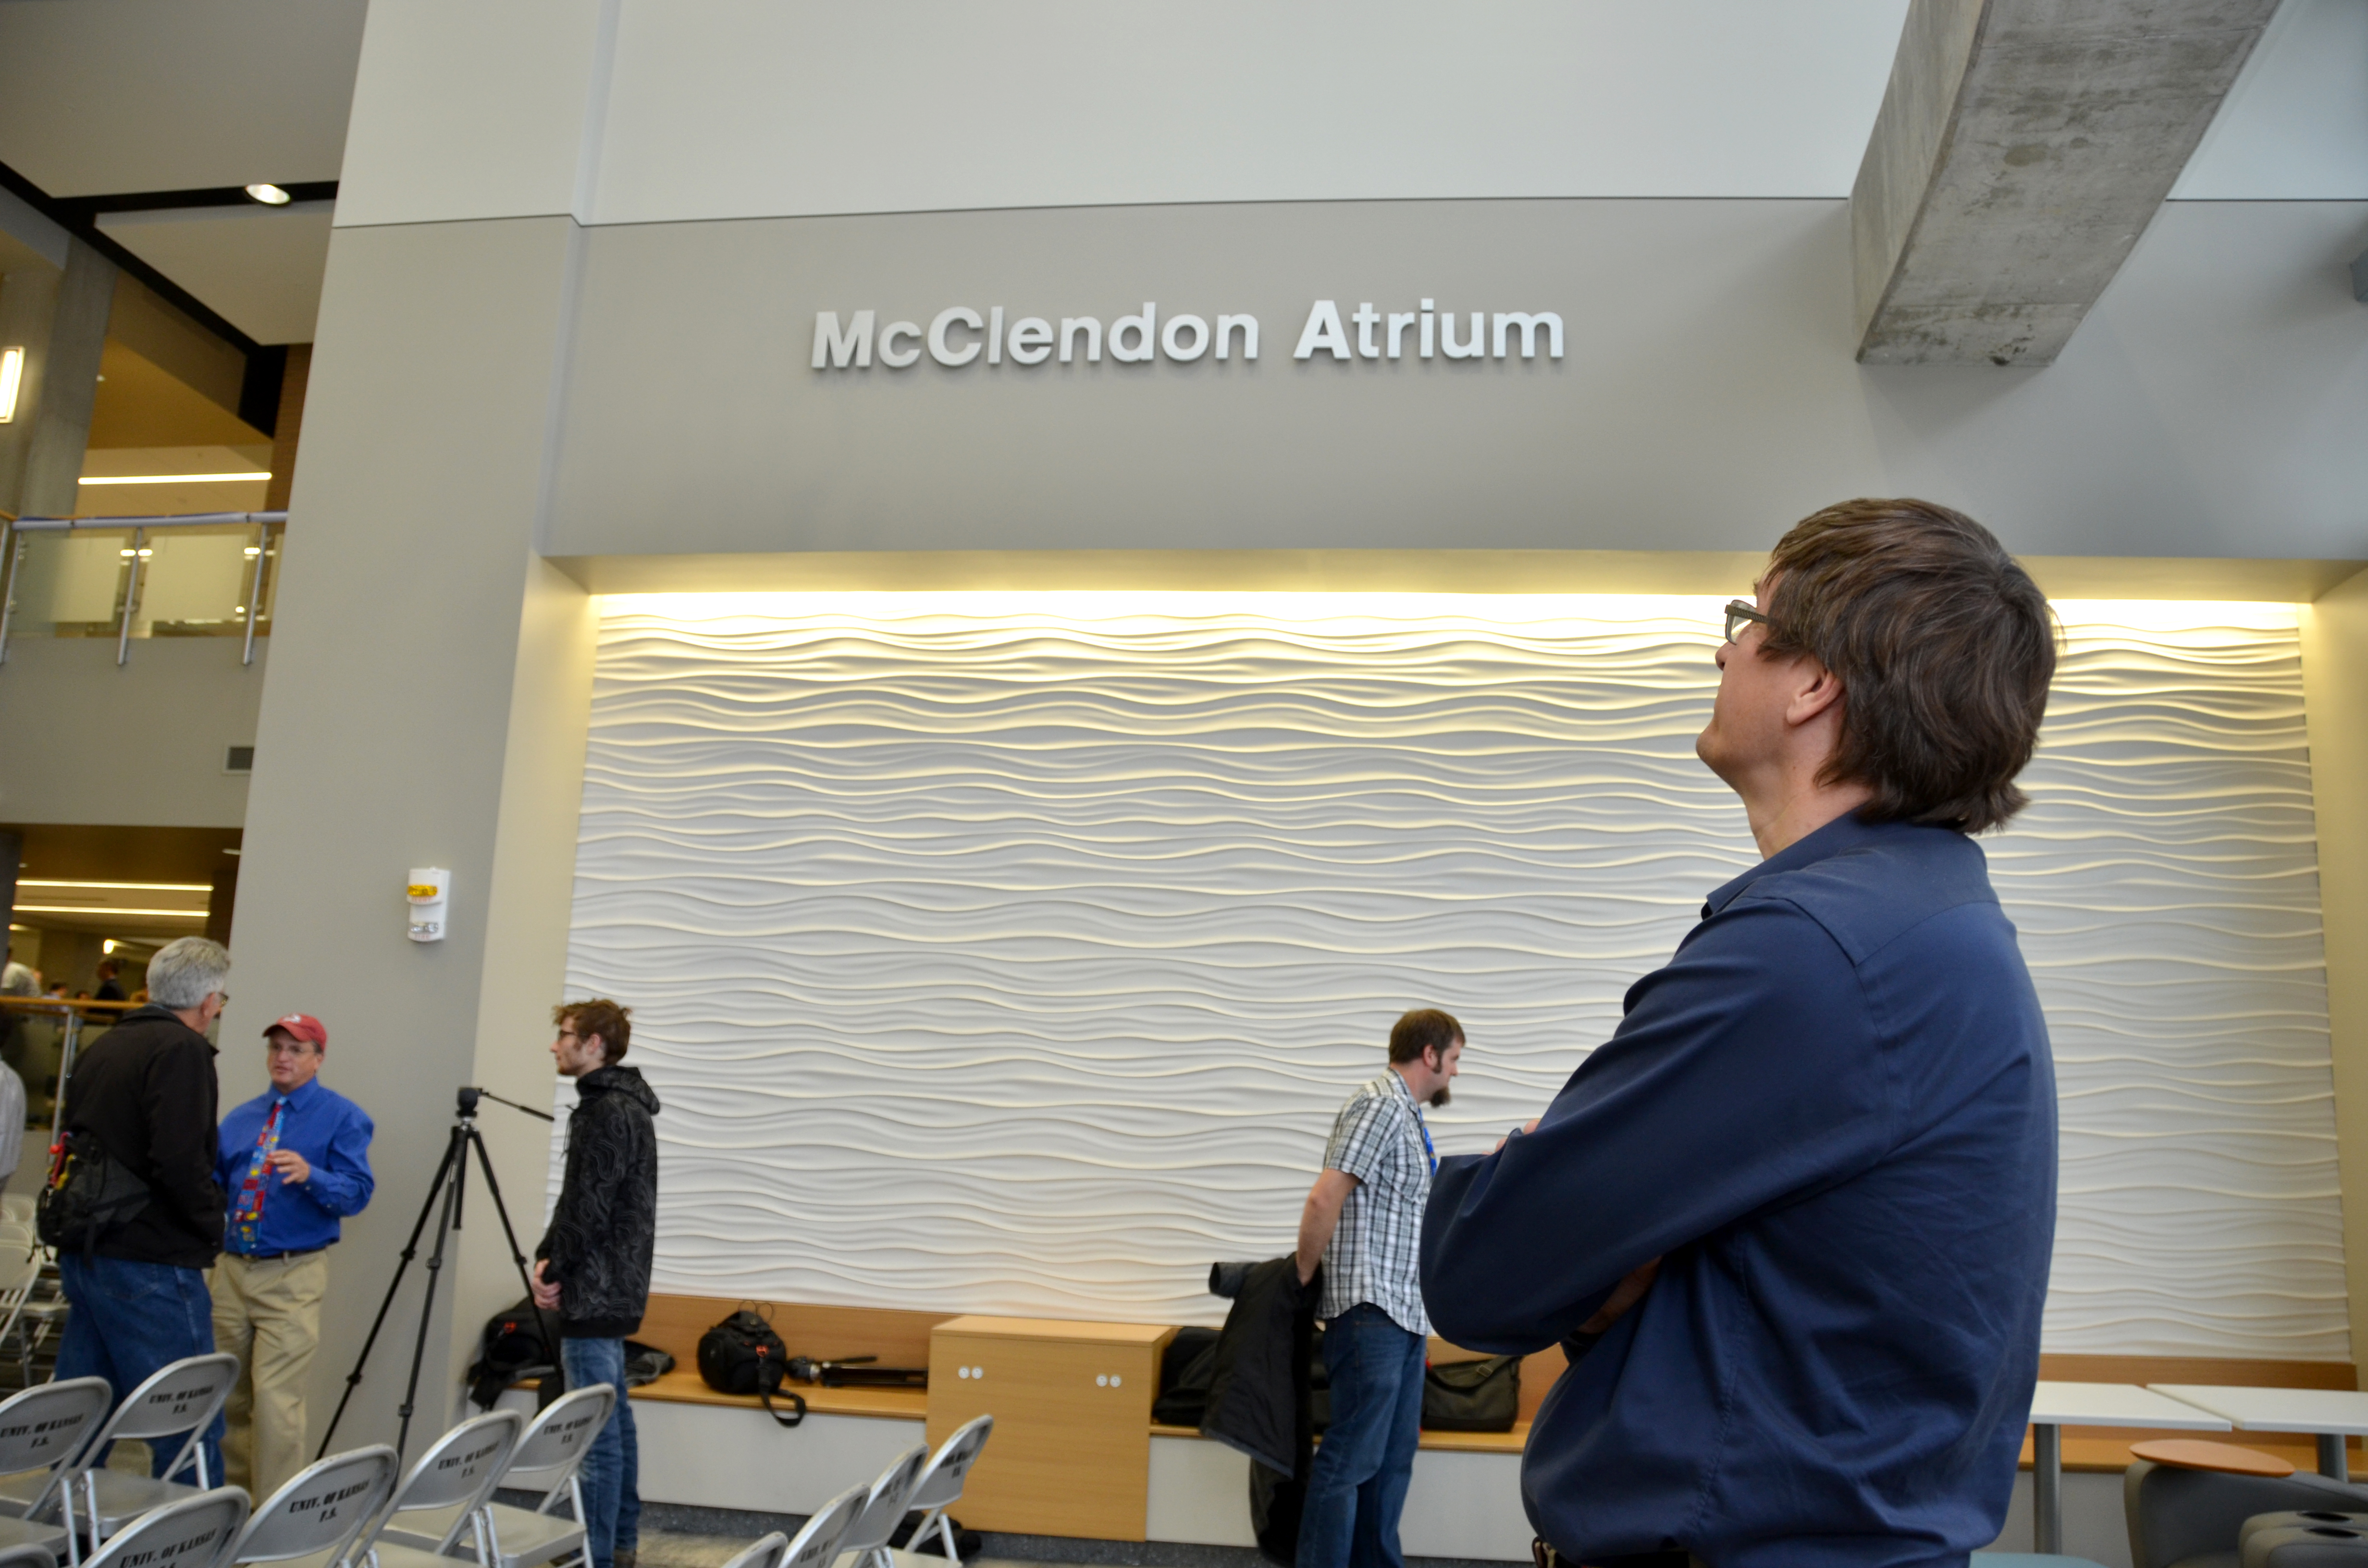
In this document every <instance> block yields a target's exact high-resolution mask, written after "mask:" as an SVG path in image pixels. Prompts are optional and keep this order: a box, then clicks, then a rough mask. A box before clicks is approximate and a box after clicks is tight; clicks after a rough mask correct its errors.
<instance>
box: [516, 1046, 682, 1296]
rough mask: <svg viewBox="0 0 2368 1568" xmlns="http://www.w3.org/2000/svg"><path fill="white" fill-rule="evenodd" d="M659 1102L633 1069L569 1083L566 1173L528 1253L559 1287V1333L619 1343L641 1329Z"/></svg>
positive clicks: (654, 1219)
mask: <svg viewBox="0 0 2368 1568" xmlns="http://www.w3.org/2000/svg"><path fill="white" fill-rule="evenodd" d="M657 1113H658V1097H657V1096H656V1095H655V1094H653V1093H651V1091H650V1086H649V1085H647V1084H644V1083H643V1082H642V1074H641V1071H640V1069H638V1068H633V1067H603V1068H601V1069H599V1070H598V1072H593V1073H586V1074H584V1076H582V1077H581V1078H578V1079H576V1080H575V1110H574V1111H573V1112H571V1113H570V1114H569V1116H568V1118H567V1169H566V1174H565V1175H564V1176H563V1177H562V1178H561V1180H560V1184H559V1206H558V1207H557V1208H556V1209H554V1210H552V1215H551V1229H549V1230H548V1231H545V1232H544V1233H543V1236H542V1241H541V1244H539V1245H538V1246H536V1248H535V1249H534V1256H536V1257H538V1258H548V1259H550V1260H551V1267H550V1269H549V1270H548V1271H547V1272H548V1275H549V1277H550V1278H553V1279H556V1280H557V1281H559V1332H560V1334H561V1335H562V1336H564V1337H565V1338H568V1339H622V1338H623V1337H624V1336H625V1335H629V1334H631V1333H632V1332H633V1331H634V1330H636V1329H638V1328H640V1327H641V1326H642V1313H643V1310H644V1309H646V1308H647V1307H648V1305H649V1300H650V1253H651V1250H652V1249H653V1248H654V1247H655V1244H656V1242H657V1232H658V1130H657V1124H656V1123H655V1121H653V1120H651V1118H653V1117H655V1116H656V1115H657Z"/></svg>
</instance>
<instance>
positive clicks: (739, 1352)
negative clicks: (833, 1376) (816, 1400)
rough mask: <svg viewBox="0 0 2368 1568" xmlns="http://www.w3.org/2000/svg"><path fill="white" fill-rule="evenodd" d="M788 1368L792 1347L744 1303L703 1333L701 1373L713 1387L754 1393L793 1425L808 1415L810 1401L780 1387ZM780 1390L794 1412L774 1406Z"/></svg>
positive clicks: (772, 1412) (776, 1415) (778, 1417)
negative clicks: (782, 1411) (787, 1412)
mask: <svg viewBox="0 0 2368 1568" xmlns="http://www.w3.org/2000/svg"><path fill="white" fill-rule="evenodd" d="M789 1369H790V1357H789V1347H788V1346H784V1345H783V1344H782V1343H781V1336H780V1335H778V1334H775V1333H774V1332H773V1325H772V1324H768V1323H767V1322H766V1321H765V1320H764V1319H763V1318H761V1317H759V1316H757V1314H756V1313H755V1312H751V1311H750V1310H749V1309H748V1308H746V1307H742V1308H740V1309H739V1310H738V1311H736V1312H734V1313H733V1314H732V1315H731V1316H730V1317H728V1318H725V1319H724V1320H723V1322H722V1323H719V1324H716V1325H715V1326H714V1327H713V1328H711V1329H709V1330H708V1331H707V1332H706V1333H705V1334H702V1335H700V1336H699V1375H700V1379H701V1380H702V1381H704V1382H705V1383H706V1384H707V1386H708V1387H709V1388H712V1389H713V1390H714V1391H715V1392H718V1393H737V1394H751V1393H753V1394H755V1395H756V1396H757V1399H758V1400H759V1401H760V1402H762V1403H763V1404H764V1406H765V1414H766V1415H769V1416H771V1417H772V1418H773V1419H774V1420H776V1421H778V1422H780V1424H781V1425H782V1426H796V1425H797V1424H798V1423H799V1422H801V1421H803V1420H804V1419H805V1418H806V1400H805V1395H803V1394H802V1393H799V1392H795V1391H794V1390H792V1391H791V1392H787V1393H782V1392H781V1379H782V1378H784V1377H785V1376H787V1375H788V1373H789ZM776 1394H780V1397H781V1398H783V1399H786V1400H788V1401H789V1402H790V1403H791V1404H792V1405H794V1406H795V1407H796V1409H795V1410H794V1412H793V1413H792V1414H791V1415H782V1414H781V1413H780V1411H778V1410H776V1409H774V1408H773V1397H774V1395H776Z"/></svg>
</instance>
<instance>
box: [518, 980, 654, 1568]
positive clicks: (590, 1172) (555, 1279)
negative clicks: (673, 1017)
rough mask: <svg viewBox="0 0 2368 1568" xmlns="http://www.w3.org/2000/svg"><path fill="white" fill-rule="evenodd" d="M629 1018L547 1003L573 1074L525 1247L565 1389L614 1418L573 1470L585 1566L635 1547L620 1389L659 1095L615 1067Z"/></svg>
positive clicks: (636, 1317) (643, 1242) (639, 1292)
mask: <svg viewBox="0 0 2368 1568" xmlns="http://www.w3.org/2000/svg"><path fill="white" fill-rule="evenodd" d="M631 1019H632V1013H631V1011H630V1009H627V1008H624V1007H620V1006H617V1004H615V1003H614V1002H609V1001H599V1000H596V1001H591V1002H571V1003H567V1004H565V1005H564V1006H558V1007H554V1008H552V1022H553V1023H555V1024H557V1025H558V1026H559V1035H558V1038H557V1039H555V1040H552V1042H551V1058H552V1061H553V1062H557V1063H558V1064H559V1072H560V1075H561V1076H562V1077H565V1078H573V1079H575V1096H576V1100H575V1110H574V1111H573V1112H572V1113H571V1114H570V1115H569V1116H568V1118H567V1165H566V1169H565V1172H564V1175H563V1176H561V1178H560V1186H559V1205H558V1207H557V1208H555V1209H554V1210H552V1215H551V1228H550V1229H549V1230H548V1231H546V1232H544V1233H543V1237H542V1241H541V1244H539V1245H537V1246H536V1248H535V1249H534V1256H535V1258H536V1260H537V1261H536V1263H535V1266H534V1299H535V1302H536V1304H537V1305H539V1306H541V1308H542V1309H543V1310H544V1311H545V1312H554V1311H555V1312H558V1314H559V1333H560V1361H561V1365H562V1366H563V1367H564V1369H565V1370H566V1373H567V1386H568V1387H569V1388H571V1389H580V1388H590V1387H591V1386H593V1385H594V1384H596V1383H607V1384H609V1385H610V1386H611V1387H613V1388H614V1389H615V1390H616V1391H617V1409H616V1414H615V1415H611V1416H610V1417H609V1424H608V1425H607V1426H604V1427H602V1428H601V1429H600V1435H599V1436H598V1437H596V1438H594V1439H593V1440H592V1450H591V1452H590V1453H588V1454H586V1456H585V1457H584V1468H583V1470H582V1471H580V1472H579V1473H580V1475H581V1477H582V1481H583V1485H584V1510H585V1513H586V1516H588V1517H586V1521H585V1527H586V1532H587V1533H588V1534H589V1535H590V1537H591V1543H590V1544H591V1548H592V1564H593V1568H632V1565H633V1558H634V1554H635V1551H636V1550H637V1549H638V1547H639V1545H640V1542H641V1519H642V1499H641V1493H640V1480H641V1455H640V1450H639V1447H638V1444H637V1443H636V1441H635V1437H634V1433H633V1413H632V1405H631V1403H629V1402H628V1400H627V1398H626V1391H625V1336H626V1335H629V1334H632V1333H633V1332H634V1331H635V1330H637V1329H639V1328H640V1327H641V1326H642V1312H643V1310H644V1309H645V1308H646V1307H647V1306H648V1304H649V1299H650V1253H651V1250H652V1248H653V1247H654V1246H655V1243H656V1240H657V1209H658V1139H657V1126H656V1124H655V1122H654V1121H652V1120H651V1118H653V1117H655V1115H657V1111H658V1097H657V1096H655V1094H652V1093H651V1092H650V1086H649V1085H647V1084H644V1083H643V1082H642V1074H641V1072H640V1070H639V1069H637V1068H632V1067H620V1066H618V1065H617V1063H618V1062H620V1061H621V1060H622V1059H623V1057H624V1054H625V1046H626V1043H627V1042H628V1041H629V1040H631V1039H632V1022H631Z"/></svg>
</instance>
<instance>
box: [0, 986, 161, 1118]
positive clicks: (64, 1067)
mask: <svg viewBox="0 0 2368 1568" xmlns="http://www.w3.org/2000/svg"><path fill="white" fill-rule="evenodd" d="M144 1006H147V1004H146V1003H144V1002H94V1001H92V1000H90V999H89V998H88V997H85V998H83V999H82V1000H80V1001H74V1000H71V999H69V998H67V997H63V996H0V1010H6V1009H16V1008H21V1009H23V1010H24V1011H26V1012H28V1013H60V1014H63V1015H64V1016H63V1017H61V1018H59V1020H58V1023H59V1025H60V1027H61V1028H63V1038H62V1039H61V1040H59V1041H58V1092H57V1094H56V1096H54V1097H53V1098H52V1099H51V1102H50V1144H51V1147H52V1148H54V1147H56V1145H57V1142H58V1134H59V1132H60V1131H63V1129H64V1127H65V1114H66V1076H67V1074H71V1073H72V1072H73V1071H74V1058H75V1057H76V1056H77V1055H79V1054H80V1048H81V1045H82V1026H83V1025H84V1023H85V1022H91V1023H96V1022H97V1021H98V1020H97V1019H96V1018H86V1017H85V1014H86V1013H96V1012H112V1013H113V1014H114V1015H115V1016H116V1021H117V1022H119V1023H120V1022H121V1021H122V1018H123V1015H124V1014H126V1013H128V1012H130V1011H131V1009H132V1008H134V1007H144Z"/></svg>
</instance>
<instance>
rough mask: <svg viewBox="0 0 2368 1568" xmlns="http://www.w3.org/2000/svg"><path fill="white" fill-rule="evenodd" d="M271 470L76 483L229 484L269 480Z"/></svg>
mask: <svg viewBox="0 0 2368 1568" xmlns="http://www.w3.org/2000/svg"><path fill="white" fill-rule="evenodd" d="M270 477H271V471H270V470H269V469H263V470H259V471H257V472H254V473H94V474H88V475H85V477H83V478H82V479H80V480H77V481H76V482H75V483H80V484H227V483H232V482H233V481H239V482H244V481H246V480H253V479H269V478H270Z"/></svg>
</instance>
